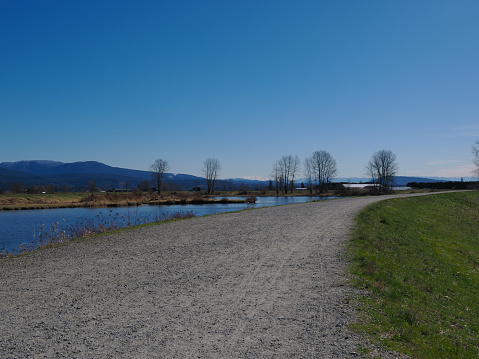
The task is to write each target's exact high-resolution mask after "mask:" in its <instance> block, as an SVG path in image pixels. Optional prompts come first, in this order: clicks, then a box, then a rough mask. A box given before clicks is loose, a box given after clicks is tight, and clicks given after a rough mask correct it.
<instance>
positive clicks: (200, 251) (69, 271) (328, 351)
mask: <svg viewBox="0 0 479 359" xmlns="http://www.w3.org/2000/svg"><path fill="white" fill-rule="evenodd" d="M385 198H390V197H365V198H352V199H340V200H331V201H324V202H315V203H306V204H297V205H287V206H278V207H270V208H263V209H258V210H252V211H243V212H239V213H228V214H223V215H217V216H208V217H201V218H194V219H190V220H185V221H177V222H172V223H167V224H161V225H158V226H149V227H143V228H136V229H133V230H127V231H122V232H119V233H115V234H108V235H103V236H97V237H94V238H90V239H86V240H82V241H78V242H74V243H70V244H68V245H65V246H61V247H57V248H52V249H48V250H43V251H37V252H35V253H33V254H31V255H28V256H23V257H18V258H14V259H11V260H4V261H1V262H0V283H1V289H0V317H1V318H2V319H1V321H0V357H1V358H290V357H291V358H347V357H356V356H357V354H356V351H357V349H356V344H357V343H359V342H360V341H361V338H359V337H358V336H357V335H356V334H353V333H351V332H350V331H349V330H348V328H347V325H348V323H350V322H351V321H352V320H354V309H353V305H352V303H350V298H351V296H353V295H354V294H353V290H352V289H351V288H350V287H349V286H347V285H346V284H345V283H346V277H345V268H346V264H347V263H346V261H345V257H344V245H345V243H346V241H347V238H348V233H349V232H350V230H351V228H352V225H353V217H354V216H355V214H356V213H357V212H358V211H359V210H360V209H362V208H363V207H364V206H365V205H367V204H370V203H373V202H375V201H378V200H381V199H385ZM385 356H386V354H385Z"/></svg>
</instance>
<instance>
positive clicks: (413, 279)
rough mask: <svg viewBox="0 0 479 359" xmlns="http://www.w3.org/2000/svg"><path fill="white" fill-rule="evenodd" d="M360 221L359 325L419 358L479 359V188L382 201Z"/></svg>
mask: <svg viewBox="0 0 479 359" xmlns="http://www.w3.org/2000/svg"><path fill="white" fill-rule="evenodd" d="M356 224H357V225H356V229H355V231H354V235H353V238H352V240H351V242H350V245H349V253H350V259H351V271H352V273H353V274H354V280H353V282H354V283H355V285H356V286H357V287H358V288H361V289H364V290H365V293H366V295H365V296H364V297H363V298H362V299H361V300H360V308H359V309H360V321H359V322H358V323H357V324H356V325H355V328H356V329H357V330H359V331H361V332H366V333H367V334H369V335H370V336H371V337H372V338H374V339H375V340H376V342H378V343H379V342H380V343H382V344H384V345H385V346H386V347H387V348H388V349H390V350H395V351H398V352H402V353H405V354H407V355H410V356H412V357H415V358H477V357H478V356H479V300H478V298H479V192H477V191H476V192H461V193H448V194H438V195H431V196H421V197H409V198H403V199H394V200H388V201H383V202H379V203H376V204H374V205H372V206H369V207H368V208H366V209H365V210H364V211H362V212H361V213H360V214H359V215H358V216H357V218H356Z"/></svg>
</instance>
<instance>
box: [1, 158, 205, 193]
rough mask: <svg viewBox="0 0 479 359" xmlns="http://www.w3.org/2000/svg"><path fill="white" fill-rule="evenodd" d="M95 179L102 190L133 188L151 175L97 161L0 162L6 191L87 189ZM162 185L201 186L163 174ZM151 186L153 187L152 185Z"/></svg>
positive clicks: (180, 176) (179, 176) (198, 181)
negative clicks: (17, 186) (18, 187)
mask: <svg viewBox="0 0 479 359" xmlns="http://www.w3.org/2000/svg"><path fill="white" fill-rule="evenodd" d="M91 180H95V181H96V186H97V187H100V188H102V189H108V188H110V189H113V188H123V187H125V186H126V184H128V187H129V188H135V187H136V186H138V184H139V183H140V182H141V181H144V180H151V172H149V171H139V170H130V169H126V168H119V167H112V166H108V165H105V164H103V163H101V162H96V161H86V162H74V163H63V162H55V161H19V162H3V163H0V188H2V189H4V190H7V189H9V187H10V185H11V183H14V182H18V183H20V184H21V185H22V186H23V187H24V188H28V187H31V186H40V185H43V186H54V187H56V188H61V187H62V186H63V185H66V186H67V187H68V188H70V189H75V190H83V189H85V188H88V184H89V181H91ZM165 182H169V183H170V184H171V185H172V187H173V188H178V189H188V188H191V187H198V186H202V185H203V184H204V182H205V179H204V178H202V177H197V176H192V175H187V174H182V173H179V174H173V173H167V174H166V179H165ZM152 186H154V184H152Z"/></svg>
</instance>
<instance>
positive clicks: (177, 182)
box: [0, 160, 448, 190]
mask: <svg viewBox="0 0 479 359" xmlns="http://www.w3.org/2000/svg"><path fill="white" fill-rule="evenodd" d="M92 180H94V181H95V182H96V186H97V187H100V188H102V189H113V188H124V187H125V186H126V185H127V186H128V188H135V187H137V186H138V184H139V183H140V182H142V181H144V180H151V172H149V171H140V170H131V169H126V168H120V167H112V166H108V165H106V164H104V163H100V162H96V161H86V162H73V163H63V162H57V161H46V160H43V161H18V162H2V163H0V189H3V190H8V189H10V185H11V184H12V183H20V184H21V185H22V187H24V188H28V187H32V186H39V185H43V186H53V187H55V188H56V189H60V188H61V187H63V186H66V187H67V188H68V189H69V190H85V189H87V188H88V185H89V182H90V181H92ZM447 180H448V179H431V178H422V177H404V176H396V185H399V186H404V185H406V184H407V183H409V182H444V181H447ZM367 181H368V178H360V177H357V178H335V180H334V182H367ZM222 182H223V183H226V184H232V183H234V185H235V186H236V187H238V186H241V185H244V186H246V187H248V188H260V187H262V186H264V185H265V184H267V183H268V182H269V181H258V180H250V179H243V178H233V179H227V180H222ZM297 182H298V183H301V182H305V181H304V179H301V178H300V179H298V180H297ZM165 183H167V184H169V185H170V186H171V189H176V190H183V189H189V188H192V187H204V185H205V179H204V178H202V177H198V176H193V175H188V174H182V173H179V174H173V173H167V174H166V178H165ZM224 186H226V185H224ZM226 187H228V186H226Z"/></svg>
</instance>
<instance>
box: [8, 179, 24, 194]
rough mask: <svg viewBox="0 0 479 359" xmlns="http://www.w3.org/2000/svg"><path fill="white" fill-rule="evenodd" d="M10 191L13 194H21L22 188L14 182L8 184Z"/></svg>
mask: <svg viewBox="0 0 479 359" xmlns="http://www.w3.org/2000/svg"><path fill="white" fill-rule="evenodd" d="M10 191H12V192H13V193H16V194H18V193H22V192H23V187H22V185H21V184H20V183H19V182H14V183H11V184H10Z"/></svg>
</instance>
